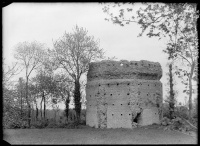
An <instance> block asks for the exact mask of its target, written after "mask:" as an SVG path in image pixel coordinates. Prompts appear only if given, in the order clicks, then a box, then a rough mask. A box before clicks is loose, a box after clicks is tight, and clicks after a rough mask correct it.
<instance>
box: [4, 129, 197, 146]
mask: <svg viewBox="0 0 200 146" xmlns="http://www.w3.org/2000/svg"><path fill="white" fill-rule="evenodd" d="M4 140H5V141H7V142H9V143H10V144H196V143H197V138H196V137H192V136H189V135H185V134H182V133H180V132H177V131H164V130H163V129H162V128H158V127H152V126H147V127H142V128H135V129H94V128H90V127H87V126H83V127H82V128H80V129H61V128H60V129H59V128H56V129H16V130H15V129H5V130H4Z"/></svg>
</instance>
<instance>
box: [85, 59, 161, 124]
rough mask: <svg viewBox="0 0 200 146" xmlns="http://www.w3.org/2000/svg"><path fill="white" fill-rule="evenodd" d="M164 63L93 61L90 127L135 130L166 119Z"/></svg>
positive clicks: (89, 81)
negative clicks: (163, 95) (163, 108)
mask: <svg viewBox="0 0 200 146" xmlns="http://www.w3.org/2000/svg"><path fill="white" fill-rule="evenodd" d="M161 77H162V69H161V65H160V63H157V62H149V61H145V60H141V61H130V62H129V61H126V60H121V61H110V60H109V61H108V60H104V61H101V62H92V63H90V66H89V71H88V74H87V85H86V100H87V103H86V106H87V108H86V124H87V125H89V126H91V127H95V128H135V127H137V126H145V125H151V124H154V123H156V124H159V123H160V121H161V119H162V100H163V99H162V83H161V82H160V81H159V80H160V78H161Z"/></svg>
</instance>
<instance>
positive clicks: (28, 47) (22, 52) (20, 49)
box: [14, 42, 43, 127]
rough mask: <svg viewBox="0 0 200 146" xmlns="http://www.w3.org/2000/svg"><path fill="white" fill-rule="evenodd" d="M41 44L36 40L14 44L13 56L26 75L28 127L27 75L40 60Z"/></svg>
mask: <svg viewBox="0 0 200 146" xmlns="http://www.w3.org/2000/svg"><path fill="white" fill-rule="evenodd" d="M42 49H43V44H41V43H38V42H31V43H28V42H23V43H19V44H18V45H17V46H16V50H15V55H14V57H15V58H16V59H17V60H18V62H20V64H21V66H22V67H23V68H24V69H25V77H26V103H27V105H28V127H30V122H31V105H30V99H29V93H28V91H29V90H28V84H29V77H30V75H31V73H32V72H33V70H35V69H36V68H38V67H39V66H40V65H41V62H42V55H43V50H42Z"/></svg>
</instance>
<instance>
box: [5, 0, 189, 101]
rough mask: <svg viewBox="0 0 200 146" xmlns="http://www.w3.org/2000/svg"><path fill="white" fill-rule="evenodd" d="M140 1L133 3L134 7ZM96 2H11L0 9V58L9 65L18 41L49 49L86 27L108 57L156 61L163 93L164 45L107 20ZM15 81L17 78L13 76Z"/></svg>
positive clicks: (134, 28)
mask: <svg viewBox="0 0 200 146" xmlns="http://www.w3.org/2000/svg"><path fill="white" fill-rule="evenodd" d="M139 6H141V4H137V5H136V6H135V8H138V7H139ZM102 8H103V5H102V4H98V3H13V4H11V5H9V6H6V7H4V8H3V57H4V58H5V63H6V64H8V65H10V64H11V62H13V61H14V57H13V50H14V46H15V45H16V44H17V43H19V42H24V41H29V42H31V41H35V40H36V41H38V42H41V43H45V44H46V46H47V47H49V48H52V47H53V45H52V40H56V39H58V38H59V37H62V35H63V34H64V32H65V31H66V32H72V28H73V27H74V26H75V25H78V26H81V27H84V28H86V29H87V30H88V35H93V36H94V38H95V39H99V40H100V47H101V48H103V49H104V50H105V51H106V55H107V56H108V57H112V56H115V57H117V59H118V60H121V59H122V60H129V61H130V60H135V61H140V60H148V61H154V62H159V63H160V64H161V66H162V69H163V77H162V78H161V82H162V83H163V95H164V98H165V95H166V91H165V88H166V82H167V76H166V72H167V71H168V68H167V67H166V64H167V62H168V61H167V55H166V54H165V53H163V52H162V50H163V49H164V48H165V44H164V43H163V42H162V41H158V40H157V39H154V38H147V37H146V36H143V37H137V35H138V33H139V32H141V29H140V28H139V26H137V25H136V24H130V25H127V26H125V27H121V26H119V25H114V24H112V23H111V22H107V21H105V20H104V18H106V17H107V15H106V14H105V13H103V11H102ZM16 80H18V79H16ZM175 88H176V89H179V96H178V101H180V102H184V96H185V94H182V89H183V85H182V84H181V83H178V84H177V85H176V87H175Z"/></svg>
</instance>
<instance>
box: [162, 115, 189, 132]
mask: <svg viewBox="0 0 200 146" xmlns="http://www.w3.org/2000/svg"><path fill="white" fill-rule="evenodd" d="M161 125H163V126H166V127H165V128H164V130H179V131H182V132H185V131H189V130H191V129H192V127H191V126H190V125H189V124H188V123H186V122H185V121H184V120H183V119H182V118H180V117H176V118H174V119H169V118H167V117H164V118H163V119H162V121H161Z"/></svg>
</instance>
